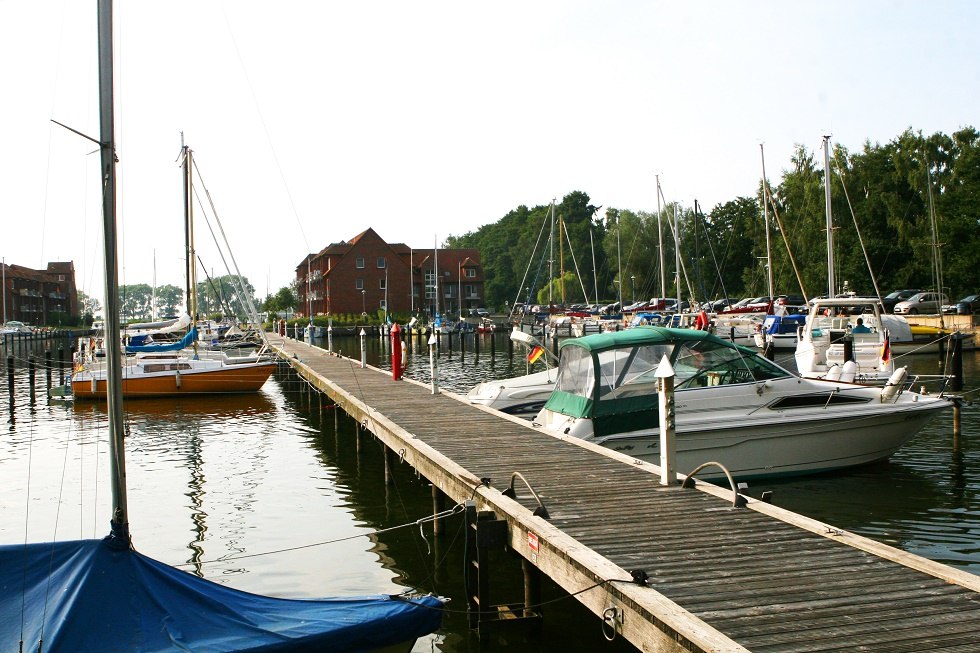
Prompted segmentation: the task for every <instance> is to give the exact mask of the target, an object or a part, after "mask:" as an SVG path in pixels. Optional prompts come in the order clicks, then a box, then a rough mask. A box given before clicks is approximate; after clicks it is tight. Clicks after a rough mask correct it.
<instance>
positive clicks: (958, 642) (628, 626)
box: [270, 335, 980, 653]
mask: <svg viewBox="0 0 980 653" xmlns="http://www.w3.org/2000/svg"><path fill="white" fill-rule="evenodd" d="M270 341H271V342H272V344H273V345H274V346H275V347H276V348H278V349H279V351H280V352H281V353H282V355H283V356H284V357H285V358H287V359H289V361H290V364H291V365H292V367H293V368H294V369H295V370H296V372H297V373H298V374H300V375H301V376H302V377H304V378H305V379H307V380H308V381H309V382H310V383H311V384H313V385H314V386H315V387H316V388H318V389H319V390H320V391H322V392H323V393H325V394H326V395H327V396H328V397H329V398H330V399H331V400H333V401H335V402H336V403H337V404H338V405H339V406H340V407H341V408H342V409H343V410H344V411H346V412H347V413H349V414H350V415H351V416H353V417H354V418H355V419H357V420H358V421H359V422H360V423H361V424H362V425H363V426H364V427H365V428H366V429H367V430H369V431H371V432H372V433H374V434H375V435H376V436H377V437H378V438H379V439H381V440H382V441H383V442H384V443H385V445H386V446H387V447H389V448H390V449H391V450H392V451H393V452H394V453H395V454H396V455H399V456H401V457H402V458H403V459H404V460H405V461H406V462H408V463H409V464H411V465H412V466H413V467H415V468H416V469H418V470H419V472H420V473H421V474H422V475H423V476H425V477H426V478H427V479H429V480H430V481H431V482H432V483H433V484H434V485H435V486H437V487H438V488H439V489H440V490H442V492H444V493H445V494H446V495H448V496H449V497H450V498H451V499H452V500H453V501H457V502H462V501H466V500H468V499H471V498H473V499H475V500H476V502H477V505H478V508H479V509H480V510H490V511H493V512H494V513H496V515H497V518H500V519H506V521H507V525H508V531H509V533H508V538H509V542H510V546H511V548H512V549H513V550H514V551H516V552H518V553H520V554H521V555H522V556H524V557H525V558H526V559H528V560H531V562H532V563H533V564H534V565H535V566H536V567H537V568H538V569H539V570H540V571H541V572H542V573H545V574H547V575H548V576H549V577H551V578H552V579H553V580H554V581H555V582H556V583H558V584H559V585H561V586H562V587H563V588H564V589H565V590H567V591H568V592H570V593H575V592H578V591H580V590H583V589H585V588H588V587H592V586H594V585H596V584H597V583H600V582H601V583H602V584H601V585H599V586H598V587H595V588H594V589H590V590H588V591H584V592H582V593H581V594H577V595H576V597H575V598H576V599H578V600H579V601H580V602H582V603H583V604H584V605H586V606H587V607H588V608H589V609H591V610H592V611H593V612H594V613H595V614H597V615H603V614H604V613H605V615H606V617H610V616H611V615H616V617H615V622H616V627H617V629H618V633H619V636H623V637H625V638H626V639H628V640H629V641H631V642H632V643H633V644H634V645H636V646H637V648H639V649H640V650H643V651H665V652H666V651H726V652H736V651H752V652H754V653H763V652H767V651H772V652H779V653H785V652H788V651H840V652H844V651H847V652H850V651H876V652H879V651H880V652H912V651H927V650H928V651H963V652H967V651H969V652H976V651H978V650H980V577H978V576H975V575H973V574H970V573H967V572H965V571H962V570H959V569H955V568H951V567H947V566H945V565H941V564H938V563H935V562H932V561H929V560H926V559H924V558H921V557H918V556H915V555H912V554H909V553H905V552H903V551H900V550H898V549H894V548H892V547H889V546H886V545H883V544H879V543H877V542H874V541H872V540H869V539H867V538H863V537H860V536H858V535H854V534H852V533H848V532H843V531H839V530H837V529H835V528H833V527H832V526H829V525H827V524H823V523H820V522H817V521H814V520H811V519H808V518H805V517H802V516H799V515H796V514H794V513H791V512H789V511H786V510H782V509H780V508H778V507H776V506H773V505H770V504H768V503H765V502H762V501H757V500H754V499H749V503H748V506H747V507H746V508H741V509H736V508H733V507H732V500H733V494H732V492H731V491H729V490H725V489H722V488H718V487H716V486H712V485H709V484H707V483H698V484H697V487H696V488H694V489H683V488H681V487H679V486H674V487H669V488H668V487H663V486H661V485H660V476H659V469H658V468H657V467H656V466H655V465H651V464H648V463H642V462H639V461H636V460H633V459H631V458H629V457H627V456H623V455H621V454H618V453H615V452H612V451H610V450H608V449H604V448H601V447H597V446H594V445H590V444H588V443H583V442H581V441H578V440H573V439H563V438H560V437H555V436H552V435H549V434H546V433H543V432H540V431H538V430H536V429H534V428H533V427H531V426H530V424H529V423H528V422H525V421H523V420H519V419H516V418H512V417H509V416H506V415H503V414H502V413H498V412H496V411H492V410H487V409H484V408H482V407H479V406H471V405H469V404H468V403H466V401H465V399H463V398H462V397H459V396H457V395H453V394H451V393H445V392H443V393H440V394H437V395H432V394H431V390H430V388H429V386H425V385H422V384H418V383H415V382H412V381H393V380H392V379H391V375H390V373H384V372H382V371H381V370H378V369H374V368H371V367H368V368H366V369H361V368H360V367H359V365H360V364H359V361H354V360H350V359H347V358H341V357H337V356H331V355H329V354H327V352H326V351H325V350H323V349H320V348H316V347H311V346H310V345H307V344H305V343H302V342H296V341H294V340H290V339H283V338H280V337H278V336H275V335H273V336H271V337H270ZM514 472H519V473H520V474H521V475H523V477H524V478H525V479H527V481H528V483H529V484H530V485H531V486H532V487H533V488H534V491H535V492H536V493H537V495H538V496H539V497H540V498H541V501H542V502H543V504H544V505H545V506H546V508H547V510H548V513H549V515H550V517H549V519H543V518H541V517H536V516H532V514H531V512H532V510H533V509H534V508H535V507H537V505H538V504H537V502H536V501H534V499H533V497H532V496H531V493H530V492H529V491H528V490H527V489H526V487H525V486H524V485H523V484H522V483H520V482H518V483H517V484H516V486H515V487H516V489H517V500H512V499H510V498H508V497H506V496H504V495H503V494H502V493H501V491H502V490H504V489H506V488H507V487H508V485H509V484H510V481H511V475H512V474H513V473H514ZM482 478H490V479H492V483H491V486H490V487H479V488H478V489H474V488H477V486H479V485H480V480H481V479H482ZM529 534H531V537H529ZM535 536H536V538H537V543H536V544H537V546H536V550H535V547H532V545H531V542H533V541H534V537H535ZM631 570H644V571H645V572H646V573H647V574H648V575H649V577H650V583H649V585H648V586H641V585H639V584H636V583H631V582H627V581H628V580H629V579H630V571H631ZM604 581H612V582H604ZM611 609H615V610H611Z"/></svg>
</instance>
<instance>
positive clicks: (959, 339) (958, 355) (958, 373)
mask: <svg viewBox="0 0 980 653" xmlns="http://www.w3.org/2000/svg"><path fill="white" fill-rule="evenodd" d="M950 344H951V345H952V347H953V355H952V356H950V360H949V362H950V367H951V370H950V372H951V373H952V376H953V378H952V382H951V385H950V387H951V388H952V389H953V390H956V391H959V390H962V389H963V334H962V333H960V332H959V331H957V332H956V333H954V334H953V335H952V336H950Z"/></svg>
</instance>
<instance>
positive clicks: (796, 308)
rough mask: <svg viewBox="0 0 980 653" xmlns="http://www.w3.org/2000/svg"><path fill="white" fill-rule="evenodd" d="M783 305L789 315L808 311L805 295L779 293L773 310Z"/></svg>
mask: <svg viewBox="0 0 980 653" xmlns="http://www.w3.org/2000/svg"><path fill="white" fill-rule="evenodd" d="M778 307H783V308H785V309H786V313H787V314H788V315H790V314H793V313H804V312H806V299H804V298H803V295H779V296H778V297H776V301H775V302H774V305H773V310H774V311H775V310H776V308H778Z"/></svg>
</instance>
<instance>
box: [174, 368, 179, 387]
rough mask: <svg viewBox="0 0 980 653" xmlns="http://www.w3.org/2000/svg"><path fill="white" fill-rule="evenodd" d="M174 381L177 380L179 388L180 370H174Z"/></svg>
mask: <svg viewBox="0 0 980 653" xmlns="http://www.w3.org/2000/svg"><path fill="white" fill-rule="evenodd" d="M174 381H176V382H177V389H178V390H180V370H174Z"/></svg>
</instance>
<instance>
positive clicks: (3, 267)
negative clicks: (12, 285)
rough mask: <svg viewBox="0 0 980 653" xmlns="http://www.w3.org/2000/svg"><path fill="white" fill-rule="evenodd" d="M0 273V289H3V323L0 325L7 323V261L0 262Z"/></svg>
mask: <svg viewBox="0 0 980 653" xmlns="http://www.w3.org/2000/svg"><path fill="white" fill-rule="evenodd" d="M0 273H2V274H3V284H2V285H0V287H2V288H3V322H0V324H6V323H7V259H3V260H2V261H0Z"/></svg>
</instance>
